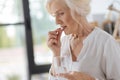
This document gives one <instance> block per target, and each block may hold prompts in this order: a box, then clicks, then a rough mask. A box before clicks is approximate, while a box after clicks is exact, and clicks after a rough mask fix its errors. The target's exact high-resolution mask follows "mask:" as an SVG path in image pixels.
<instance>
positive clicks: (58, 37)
mask: <svg viewBox="0 0 120 80" xmlns="http://www.w3.org/2000/svg"><path fill="white" fill-rule="evenodd" d="M62 31H63V30H62V29H61V28H58V29H57V34H58V35H57V39H58V40H59V41H60V37H61V34H62Z"/></svg>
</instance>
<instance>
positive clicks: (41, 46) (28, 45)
mask: <svg viewBox="0 0 120 80" xmlns="http://www.w3.org/2000/svg"><path fill="white" fill-rule="evenodd" d="M45 3H46V0H0V80H48V70H49V68H50V64H51V60H52V53H51V51H50V49H49V48H48V47H47V45H46V39H47V33H48V31H50V30H54V29H56V28H57V26H56V25H55V22H54V18H53V17H52V16H50V15H49V14H48V13H47V11H46V8H45ZM87 18H88V21H89V22H90V23H91V24H92V25H93V26H95V27H97V26H99V27H100V28H102V29H103V30H105V31H106V32H108V33H110V34H111V35H113V37H115V39H116V40H117V41H118V43H120V38H119V37H120V0H91V13H90V15H88V17H87Z"/></svg>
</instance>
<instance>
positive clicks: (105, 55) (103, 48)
mask: <svg viewBox="0 0 120 80" xmlns="http://www.w3.org/2000/svg"><path fill="white" fill-rule="evenodd" d="M71 37H72V36H71V35H66V36H64V37H63V39H62V46H61V56H68V59H69V60H70V61H71V62H72V64H70V65H69V66H70V67H71V71H78V72H84V73H87V74H89V75H91V76H93V77H95V78H97V80H120V63H119V61H120V46H119V45H118V43H117V42H116V40H115V39H114V38H113V37H112V36H111V35H109V34H108V33H106V32H105V31H103V30H101V29H99V28H98V27H96V28H95V29H94V30H93V31H92V32H91V33H90V34H89V35H88V36H87V38H86V39H85V40H84V41H83V48H82V49H81V52H80V54H79V55H78V56H77V60H76V61H75V62H73V61H72V57H71V50H70V39H71ZM49 80H55V77H53V76H51V75H50V79H49Z"/></svg>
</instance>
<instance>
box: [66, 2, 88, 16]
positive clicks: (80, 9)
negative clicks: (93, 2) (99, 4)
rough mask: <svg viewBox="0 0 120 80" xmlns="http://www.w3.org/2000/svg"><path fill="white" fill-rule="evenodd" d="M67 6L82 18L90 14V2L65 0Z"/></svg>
mask: <svg viewBox="0 0 120 80" xmlns="http://www.w3.org/2000/svg"><path fill="white" fill-rule="evenodd" d="M65 2H66V4H67V6H68V7H69V8H70V9H71V10H72V11H75V12H76V13H77V14H79V15H81V16H87V15H88V14H89V12H90V0H65Z"/></svg>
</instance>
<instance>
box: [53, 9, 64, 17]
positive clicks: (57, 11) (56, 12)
mask: <svg viewBox="0 0 120 80" xmlns="http://www.w3.org/2000/svg"><path fill="white" fill-rule="evenodd" d="M60 11H63V10H62V9H58V10H56V11H55V13H52V15H53V16H54V15H55V14H58V13H59V12H60Z"/></svg>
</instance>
